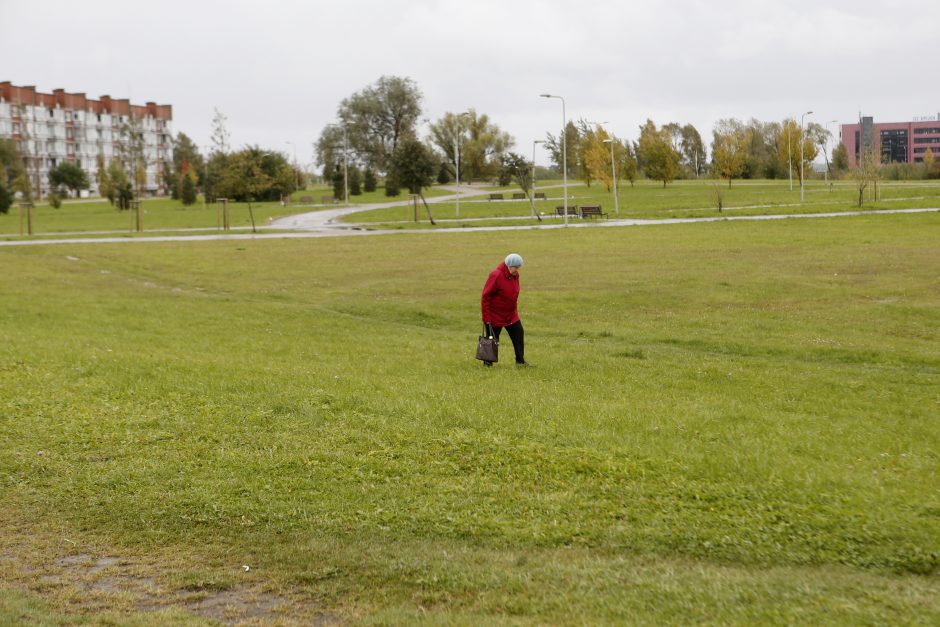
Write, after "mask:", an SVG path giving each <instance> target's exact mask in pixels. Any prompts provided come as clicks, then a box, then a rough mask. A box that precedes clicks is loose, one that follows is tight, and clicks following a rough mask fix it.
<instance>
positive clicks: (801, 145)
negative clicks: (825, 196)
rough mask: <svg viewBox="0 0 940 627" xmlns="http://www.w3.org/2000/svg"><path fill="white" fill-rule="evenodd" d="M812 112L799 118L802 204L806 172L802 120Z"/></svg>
mask: <svg viewBox="0 0 940 627" xmlns="http://www.w3.org/2000/svg"><path fill="white" fill-rule="evenodd" d="M812 114H813V112H812V111H807V112H806V113H804V114H803V115H801V116H800V202H801V203H802V202H803V179H804V178H806V171H805V170H804V168H803V146H804V144H806V139H805V138H804V137H803V118H804V117H806V116H807V115H812Z"/></svg>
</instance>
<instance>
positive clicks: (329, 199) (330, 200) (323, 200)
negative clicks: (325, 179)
mask: <svg viewBox="0 0 940 627" xmlns="http://www.w3.org/2000/svg"><path fill="white" fill-rule="evenodd" d="M320 202H321V203H323V204H329V203H334V202H336V198H334V197H333V196H320Z"/></svg>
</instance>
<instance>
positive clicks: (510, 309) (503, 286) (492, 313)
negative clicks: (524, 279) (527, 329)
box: [480, 262, 519, 327]
mask: <svg viewBox="0 0 940 627" xmlns="http://www.w3.org/2000/svg"><path fill="white" fill-rule="evenodd" d="M518 300H519V275H518V274H516V275H515V276H513V275H511V274H509V268H507V267H506V264H505V262H502V263H500V264H499V266H497V267H496V269H495V270H493V271H492V272H490V276H489V277H488V278H487V279H486V285H484V286H483V298H482V299H481V302H480V304H481V309H482V310H483V322H489V323H491V324H492V325H493V326H497V327H508V326H509V325H511V324H515V323H516V322H518V321H519V311H518V310H517V309H516V302H517V301H518Z"/></svg>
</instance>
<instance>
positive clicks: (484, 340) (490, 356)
mask: <svg viewBox="0 0 940 627" xmlns="http://www.w3.org/2000/svg"><path fill="white" fill-rule="evenodd" d="M487 326H488V325H485V324H484V325H483V335H481V336H480V339H479V340H478V341H477V359H479V360H480V361H489V362H497V361H499V341H498V340H497V339H496V336H495V335H494V334H493V327H492V326H490V327H489V328H487Z"/></svg>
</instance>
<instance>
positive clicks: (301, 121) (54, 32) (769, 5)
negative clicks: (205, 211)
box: [0, 0, 940, 163]
mask: <svg viewBox="0 0 940 627" xmlns="http://www.w3.org/2000/svg"><path fill="white" fill-rule="evenodd" d="M383 74H388V75H396V76H405V77H410V78H412V79H413V80H415V81H416V82H417V84H418V86H419V87H420V89H421V91H422V93H423V94H424V101H423V103H422V104H423V109H424V116H425V117H428V118H430V119H432V120H434V119H437V118H438V117H440V116H441V115H442V114H443V113H445V112H447V111H463V110H466V109H467V108H475V109H476V110H477V111H478V112H481V113H486V114H488V115H489V116H490V117H491V118H492V120H493V121H495V122H496V123H497V124H498V125H499V126H500V127H501V128H502V129H504V130H506V131H508V132H509V133H511V134H512V135H513V137H515V139H516V150H517V151H518V152H521V153H522V154H526V155H531V154H532V140H533V139H543V138H544V137H545V133H546V132H547V131H551V132H557V131H558V129H559V128H560V127H561V106H560V103H559V102H558V101H557V100H545V99H542V98H539V97H538V96H539V94H541V93H545V92H549V93H553V94H559V95H562V96H564V97H565V99H566V101H567V114H568V118H569V119H577V118H584V119H587V120H591V121H600V122H604V121H606V122H608V124H607V125H606V126H607V128H608V130H610V131H611V132H613V133H614V134H615V135H617V136H619V137H625V138H630V139H635V138H636V136H637V134H638V126H639V125H640V124H641V123H643V122H644V121H645V120H646V118H651V119H653V120H654V121H655V122H656V123H657V125H660V124H663V123H666V122H679V123H680V124H685V123H692V124H694V125H695V126H696V128H698V130H699V132H700V133H701V134H702V136H703V139H705V141H706V142H707V143H710V141H711V129H712V126H713V125H714V123H715V121H716V120H718V119H720V118H726V117H735V118H739V119H744V120H746V119H749V118H751V117H756V118H758V119H761V120H768V121H769V120H781V119H783V118H784V117H786V116H796V117H797V118H798V117H799V114H800V113H802V112H804V111H808V110H813V111H814V114H813V115H812V116H811V117H810V119H812V120H815V121H817V122H821V123H826V122H829V121H830V120H838V121H839V122H840V123H851V122H853V121H855V120H857V118H858V114H859V112H861V113H863V114H864V115H872V116H874V117H875V119H876V121H883V122H888V121H906V120H910V119H911V118H912V117H913V116H927V115H938V114H940V79H938V77H940V1H938V0H893V1H890V2H889V1H878V0H855V1H848V0H828V1H827V0H818V1H816V2H809V1H807V2H789V3H788V2H781V1H780V0H773V1H767V0H713V1H699V0H672V1H670V0H663V1H660V2H652V1H648V2H634V1H632V0H611V1H608V0H598V1H595V0H581V1H580V2H575V1H569V0H541V1H533V0H518V1H517V0H500V1H497V0H474V1H470V0H462V1H457V0H408V1H395V0H335V1H332V2H320V1H316V0H312V1H309V2H301V1H296V2H291V1H287V0H266V1H258V0H255V1H253V2H252V1H244V0H226V1H224V2H222V1H220V2H212V1H201V0H190V1H187V2H181V1H177V0H162V1H160V2H153V1H149V2H138V1H135V0H120V1H118V0H115V1H108V0H77V1H76V0H71V1H56V0H0V80H9V81H12V82H13V83H14V84H17V85H35V86H36V87H37V89H39V90H40V91H43V92H51V91H52V90H53V89H55V88H59V87H61V88H64V89H65V90H67V91H73V92H85V93H86V94H87V95H88V96H89V97H93V98H97V97H98V96H100V95H102V94H108V95H110V96H112V97H114V98H125V97H129V98H130V99H131V101H132V102H134V103H135V104H136V103H140V104H142V103H144V102H145V101H156V102H158V103H161V104H172V105H173V117H174V130H175V131H182V132H185V133H186V134H188V135H189V136H190V137H192V138H193V139H194V140H195V141H196V142H197V143H198V144H199V145H200V146H201V147H203V146H205V145H206V144H207V143H208V139H209V133H210V124H211V120H212V115H213V107H218V108H219V109H220V110H221V111H222V112H223V113H224V114H225V115H226V116H228V127H229V131H230V132H231V135H232V143H233V145H235V146H236V147H238V146H242V145H244V144H260V145H261V146H263V147H266V148H271V149H276V150H282V151H284V152H285V153H288V154H289V156H291V157H293V150H294V148H293V147H292V146H291V145H289V144H288V143H287V142H294V144H295V146H296V150H297V158H298V161H300V162H301V163H308V162H310V161H312V160H313V153H312V148H311V144H312V142H314V141H315V140H316V138H317V137H318V136H319V133H320V130H321V129H322V127H323V126H324V125H325V124H327V123H329V122H331V121H333V120H334V119H335V113H336V108H337V105H338V104H339V102H340V101H341V100H342V99H343V98H344V97H346V96H349V95H350V94H352V93H353V92H356V91H358V90H360V89H362V88H363V87H365V86H367V85H369V84H371V83H373V82H374V81H375V80H376V79H377V78H379V77H380V76H382V75H383ZM425 128H426V127H425ZM831 128H832V129H833V130H834V131H836V125H832V126H831ZM836 133H837V131H836ZM537 161H538V162H539V163H545V162H547V155H546V154H544V153H539V154H538V158H537Z"/></svg>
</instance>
